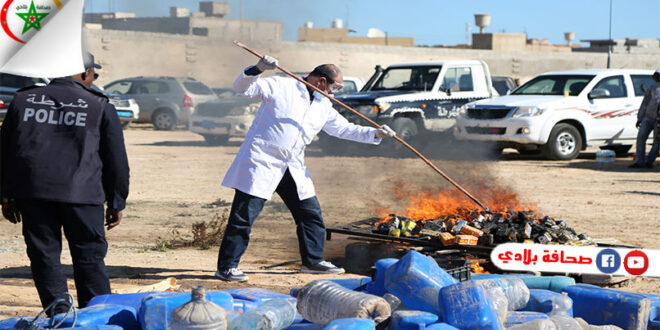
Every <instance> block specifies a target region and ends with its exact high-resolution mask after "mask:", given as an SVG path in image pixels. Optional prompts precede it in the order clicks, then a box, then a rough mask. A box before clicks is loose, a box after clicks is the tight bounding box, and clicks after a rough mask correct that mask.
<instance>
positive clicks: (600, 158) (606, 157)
mask: <svg viewBox="0 0 660 330" xmlns="http://www.w3.org/2000/svg"><path fill="white" fill-rule="evenodd" d="M596 161H597V162H599V163H612V162H614V161H616V153H615V152H614V150H598V151H596Z"/></svg>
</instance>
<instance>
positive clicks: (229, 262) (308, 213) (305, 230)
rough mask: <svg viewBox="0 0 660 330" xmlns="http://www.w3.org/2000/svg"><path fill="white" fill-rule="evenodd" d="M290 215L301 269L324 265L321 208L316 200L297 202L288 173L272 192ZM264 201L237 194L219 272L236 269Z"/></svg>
mask: <svg viewBox="0 0 660 330" xmlns="http://www.w3.org/2000/svg"><path fill="white" fill-rule="evenodd" d="M275 191H276V192H277V194H278V195H280V197H281V198H282V200H283V201H284V204H286V206H287V207H288V208H289V210H290V211H291V215H292V216H293V220H294V221H295V222H296V234H297V235H298V248H299V249H300V258H301V259H302V263H303V265H313V264H316V263H319V262H321V261H323V248H324V243H325V225H324V224H323V216H322V214H321V205H320V204H319V200H318V199H317V198H316V197H311V198H307V199H304V200H300V198H298V189H297V186H296V182H295V181H294V180H293V177H291V173H289V170H288V169H287V170H286V172H285V173H284V176H283V177H282V180H281V181H280V183H279V185H278V186H277V189H276V190H275ZM264 203H266V200H265V199H263V198H259V197H255V196H252V195H248V194H246V193H244V192H242V191H240V190H236V194H235V195H234V201H233V203H232V205H231V211H230V213H229V219H228V223H227V229H226V230H225V237H224V238H223V239H222V244H221V245H220V252H219V253H218V270H224V269H229V268H235V267H238V263H239V261H240V260H241V256H242V255H243V253H244V252H245V250H246V249H247V247H248V243H249V241H250V231H251V228H252V224H253V223H254V220H255V219H256V218H257V216H259V213H261V210H262V209H263V207H264Z"/></svg>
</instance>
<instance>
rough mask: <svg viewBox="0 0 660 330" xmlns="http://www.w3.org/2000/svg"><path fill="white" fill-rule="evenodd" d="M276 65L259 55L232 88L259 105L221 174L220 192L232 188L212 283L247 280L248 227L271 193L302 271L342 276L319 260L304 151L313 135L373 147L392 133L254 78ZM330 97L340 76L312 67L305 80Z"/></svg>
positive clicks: (321, 233) (289, 87) (280, 83)
mask: <svg viewBox="0 0 660 330" xmlns="http://www.w3.org/2000/svg"><path fill="white" fill-rule="evenodd" d="M276 66H277V60H275V59H274V58H272V57H270V56H265V57H264V58H263V59H261V60H259V62H258V63H257V65H255V66H251V67H248V68H247V69H245V70H244V71H243V72H241V74H240V75H239V76H238V78H236V81H235V82H234V89H235V90H236V92H238V93H241V94H243V95H246V96H249V97H254V98H259V99H260V100H261V107H260V108H259V111H258V112H257V115H256V117H255V119H254V122H253V123H252V126H251V127H250V130H249V131H248V133H247V135H246V137H245V141H244V142H243V144H242V145H241V148H240V150H239V151H238V154H237V155H236V158H235V159H234V162H233V163H232V165H231V167H230V168H229V171H228V172H227V174H226V175H225V178H224V180H223V182H222V185H223V186H226V187H229V188H233V189H235V195H234V201H233V203H232V207H231V212H230V215H229V221H228V224H227V229H226V230H225V236H224V239H223V240H222V245H221V246H220V252H219V254H218V268H217V269H218V271H217V272H216V276H217V277H218V278H220V279H222V280H225V281H240V282H242V281H247V280H248V277H247V275H245V274H244V273H243V272H241V271H240V270H238V263H239V261H240V258H241V256H242V255H243V253H244V252H245V250H246V249H247V245H248V241H249V236H250V229H251V227H252V223H253V222H254V220H255V219H256V218H257V216H258V215H259V213H260V212H261V210H262V209H263V206H264V203H265V202H266V200H268V199H270V198H271V197H272V195H273V193H274V192H277V194H278V195H279V196H280V197H281V198H282V200H283V201H284V203H285V204H286V206H287V207H288V208H289V210H290V211H291V214H292V215H293V218H294V220H295V223H296V226H297V230H296V233H297V235H298V246H299V248H300V256H301V259H302V265H303V266H302V269H301V272H305V273H318V274H341V273H343V272H344V269H343V268H339V267H337V266H335V265H333V264H332V263H330V262H328V261H325V260H323V248H324V239H325V226H324V224H323V218H322V216H321V207H320V205H319V201H318V199H317V198H316V193H315V192H314V185H313V184H312V179H311V177H310V175H309V171H308V170H307V167H306V166H305V162H304V151H305V146H306V145H308V144H309V143H311V142H312V139H313V138H314V136H316V134H318V133H319V131H321V130H323V131H325V132H326V133H328V134H330V135H333V136H336V137H339V138H342V139H347V140H353V141H357V142H363V143H371V144H378V143H380V141H381V139H382V138H383V137H386V136H394V131H392V130H391V129H390V128H389V127H387V126H384V127H383V129H380V130H379V129H376V128H371V127H365V126H359V125H355V124H352V123H350V122H348V120H346V119H345V118H344V117H342V116H341V115H340V114H339V113H338V112H337V111H336V110H335V109H333V107H332V103H331V102H330V100H329V99H328V98H326V97H324V96H323V95H322V94H320V93H318V92H316V91H314V90H312V89H311V88H308V87H307V86H305V85H304V84H303V83H301V82H299V81H297V80H295V79H292V78H284V77H278V76H273V77H268V78H261V77H260V74H261V73H262V72H263V71H265V70H272V69H274V68H275V67H276ZM304 79H305V80H306V81H307V82H309V83H310V84H312V85H314V86H316V87H317V88H319V89H321V90H323V91H326V92H327V93H330V94H333V93H334V92H336V91H338V90H339V89H341V87H342V82H343V76H342V73H341V71H340V70H339V68H338V67H337V66H335V65H333V64H324V65H320V66H318V67H316V68H315V69H314V71H312V72H311V73H310V74H309V75H308V76H307V77H305V78H304Z"/></svg>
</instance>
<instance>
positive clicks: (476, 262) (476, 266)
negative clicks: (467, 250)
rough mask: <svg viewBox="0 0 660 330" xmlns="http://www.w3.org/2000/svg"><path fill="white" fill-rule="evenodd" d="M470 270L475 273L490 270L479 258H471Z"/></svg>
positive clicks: (485, 272) (483, 272)
mask: <svg viewBox="0 0 660 330" xmlns="http://www.w3.org/2000/svg"><path fill="white" fill-rule="evenodd" d="M470 270H471V272H473V273H479V274H488V272H487V271H486V270H484V268H483V267H482V266H481V265H480V264H479V260H474V259H473V260H470Z"/></svg>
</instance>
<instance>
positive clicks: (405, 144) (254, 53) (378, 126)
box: [234, 40, 490, 212]
mask: <svg viewBox="0 0 660 330" xmlns="http://www.w3.org/2000/svg"><path fill="white" fill-rule="evenodd" d="M234 44H235V45H236V46H238V47H241V48H243V49H245V50H246V51H248V52H249V53H251V54H252V55H254V56H256V57H259V58H264V56H263V55H261V54H259V53H257V52H256V51H254V50H252V49H250V48H249V47H248V46H246V45H244V44H243V43H241V42H240V41H238V40H234ZM277 68H278V69H279V70H280V71H282V72H284V73H286V74H287V75H289V76H291V78H294V79H296V80H298V81H300V82H301V83H303V84H305V85H307V86H308V87H309V88H311V89H313V90H315V91H317V92H319V93H321V94H322V95H323V96H325V97H327V98H329V99H330V100H332V101H333V102H335V103H337V104H339V105H340V106H341V107H343V108H344V109H346V110H348V111H350V112H352V113H354V114H355V115H357V116H358V117H360V118H362V119H364V120H365V121H367V122H368V123H369V124H371V125H372V126H374V127H376V128H379V129H382V128H383V127H382V126H381V125H379V124H378V123H376V122H375V121H373V120H371V119H369V118H368V117H367V116H365V115H363V114H361V113H360V112H358V111H357V110H354V109H353V108H351V107H349V106H347V105H346V104H344V103H343V102H341V101H339V100H337V99H336V98H334V97H332V95H330V94H328V93H326V92H325V91H322V90H320V89H319V88H317V87H316V86H314V85H312V84H310V83H308V82H307V81H305V80H304V79H302V78H300V77H298V76H297V75H295V74H293V73H291V72H290V71H289V70H287V69H285V68H283V67H281V66H279V65H277ZM393 138H394V139H395V140H397V141H399V142H400V143H401V144H403V145H404V146H405V147H406V148H408V149H410V151H412V152H413V153H414V154H415V155H417V157H419V158H420V159H421V160H423V161H424V162H425V163H426V164H427V165H429V166H430V167H431V168H432V169H433V170H435V171H436V172H438V174H440V175H441V176H442V177H443V178H445V180H447V181H449V183H451V184H452V185H454V187H456V188H457V189H458V190H460V191H461V192H462V193H464V194H465V196H467V197H469V198H470V199H471V200H472V201H473V202H475V203H476V204H477V205H479V207H481V208H482V209H483V210H484V211H487V212H488V211H490V209H489V208H488V207H487V206H485V205H484V204H483V203H481V202H480V201H479V200H478V199H476V198H475V197H474V196H472V195H471V194H470V193H469V192H468V191H467V190H465V188H463V187H461V185H459V184H458V183H457V182H456V181H454V180H452V178H450V177H449V176H448V175H447V174H445V172H443V171H442V170H441V169H439V168H438V167H437V166H435V165H434V164H433V163H431V161H430V160H428V159H427V158H426V157H424V155H422V154H421V153H420V152H419V151H417V149H415V148H414V147H413V146H411V145H410V144H408V142H406V141H404V140H403V139H402V138H400V137H398V136H396V135H395V136H393Z"/></svg>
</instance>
